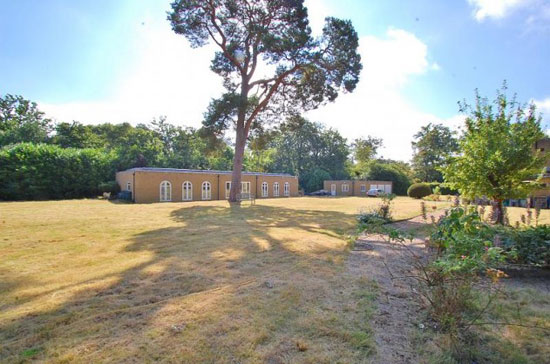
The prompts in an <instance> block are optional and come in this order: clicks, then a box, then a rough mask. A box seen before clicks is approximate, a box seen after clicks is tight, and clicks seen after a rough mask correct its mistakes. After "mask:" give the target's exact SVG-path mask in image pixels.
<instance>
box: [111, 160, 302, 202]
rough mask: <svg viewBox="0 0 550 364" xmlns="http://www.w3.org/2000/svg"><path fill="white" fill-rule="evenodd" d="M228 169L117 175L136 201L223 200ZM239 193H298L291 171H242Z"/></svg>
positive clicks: (228, 180)
mask: <svg viewBox="0 0 550 364" xmlns="http://www.w3.org/2000/svg"><path fill="white" fill-rule="evenodd" d="M231 174H232V172H231V171H212V170H197V169H176V168H132V169H128V170H126V171H121V172H118V173H117V174H116V181H117V183H118V184H119V186H120V189H121V190H122V191H130V192H131V193H132V201H134V202H136V203H152V202H181V201H208V200H224V199H228V198H229V191H230V190H231ZM241 193H246V194H251V195H254V196H255V198H282V197H296V196H298V178H297V177H295V176H292V175H290V174H284V173H281V174H278V173H257V172H243V173H242V182H241Z"/></svg>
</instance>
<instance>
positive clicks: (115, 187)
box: [98, 181, 120, 195]
mask: <svg viewBox="0 0 550 364" xmlns="http://www.w3.org/2000/svg"><path fill="white" fill-rule="evenodd" d="M98 190H99V192H101V193H103V192H109V193H111V194H112V195H115V194H117V193H119V192H120V185H119V184H118V182H117V181H108V182H102V183H100V184H99V185H98Z"/></svg>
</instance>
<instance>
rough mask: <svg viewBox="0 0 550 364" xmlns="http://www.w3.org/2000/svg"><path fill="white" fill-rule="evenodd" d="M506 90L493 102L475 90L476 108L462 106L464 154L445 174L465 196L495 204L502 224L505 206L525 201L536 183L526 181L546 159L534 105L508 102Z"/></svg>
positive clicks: (537, 172)
mask: <svg viewBox="0 0 550 364" xmlns="http://www.w3.org/2000/svg"><path fill="white" fill-rule="evenodd" d="M506 89H507V88H506V84H504V86H503V87H502V89H501V90H499V91H498V92H497V98H496V99H495V100H494V101H493V102H489V101H488V100H487V99H486V98H482V97H481V96H480V95H479V93H478V92H477V91H476V103H475V106H474V107H472V106H470V105H468V104H467V103H466V102H462V103H460V104H459V105H460V111H461V112H463V113H466V114H468V117H467V118H466V121H465V131H464V135H463V137H462V138H461V139H460V141H459V145H460V154H459V155H458V156H455V157H453V158H451V162H450V163H449V164H448V166H447V167H445V169H444V170H443V175H444V178H445V181H446V182H447V183H448V184H450V185H451V187H454V188H456V189H458V190H459V191H460V193H461V194H462V195H463V196H465V197H467V198H469V199H474V198H476V197H482V196H485V197H488V198H490V199H492V200H493V201H494V202H495V204H496V206H497V214H496V215H497V223H500V224H502V223H503V221H504V210H503V204H502V202H503V201H504V200H506V199H509V198H525V197H527V196H528V195H529V193H530V192H531V191H533V190H534V189H536V188H537V184H536V183H529V182H526V181H528V180H533V179H535V178H536V176H537V174H539V173H540V172H541V169H542V167H543V166H544V157H543V156H542V155H541V154H540V153H539V152H538V151H535V149H534V145H535V142H537V141H538V140H539V139H541V138H542V137H543V136H544V134H543V132H542V130H541V127H540V122H541V118H540V116H538V117H537V115H536V108H535V105H534V104H531V105H529V106H526V105H521V104H519V103H518V102H516V99H515V97H514V98H513V99H512V100H508V99H507V97H506Z"/></svg>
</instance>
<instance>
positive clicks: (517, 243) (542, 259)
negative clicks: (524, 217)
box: [501, 225, 550, 267]
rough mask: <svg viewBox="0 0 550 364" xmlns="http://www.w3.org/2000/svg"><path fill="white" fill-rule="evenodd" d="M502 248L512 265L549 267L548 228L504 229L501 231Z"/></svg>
mask: <svg viewBox="0 0 550 364" xmlns="http://www.w3.org/2000/svg"><path fill="white" fill-rule="evenodd" d="M501 234H502V235H501V236H502V243H503V247H504V248H505V249H506V250H509V251H510V252H511V253H512V254H511V255H512V256H513V257H514V259H513V261H514V263H520V264H531V265H535V266H543V267H550V226H549V225H541V226H537V227H525V228H523V229H513V228H510V227H508V228H505V229H504V231H501Z"/></svg>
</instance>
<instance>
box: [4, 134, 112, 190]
mask: <svg viewBox="0 0 550 364" xmlns="http://www.w3.org/2000/svg"><path fill="white" fill-rule="evenodd" d="M115 172H116V169H115V156H114V154H112V153H108V152H105V151H104V150H103V149H75V148H61V147H59V146H56V145H48V144H32V143H21V144H14V145H10V146H6V147H4V148H2V149H0V199H3V200H46V199H65V198H82V197H93V196H97V195H98V194H99V193H100V190H99V187H100V184H101V183H103V182H106V181H111V180H112V179H113V177H114V175H115Z"/></svg>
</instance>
